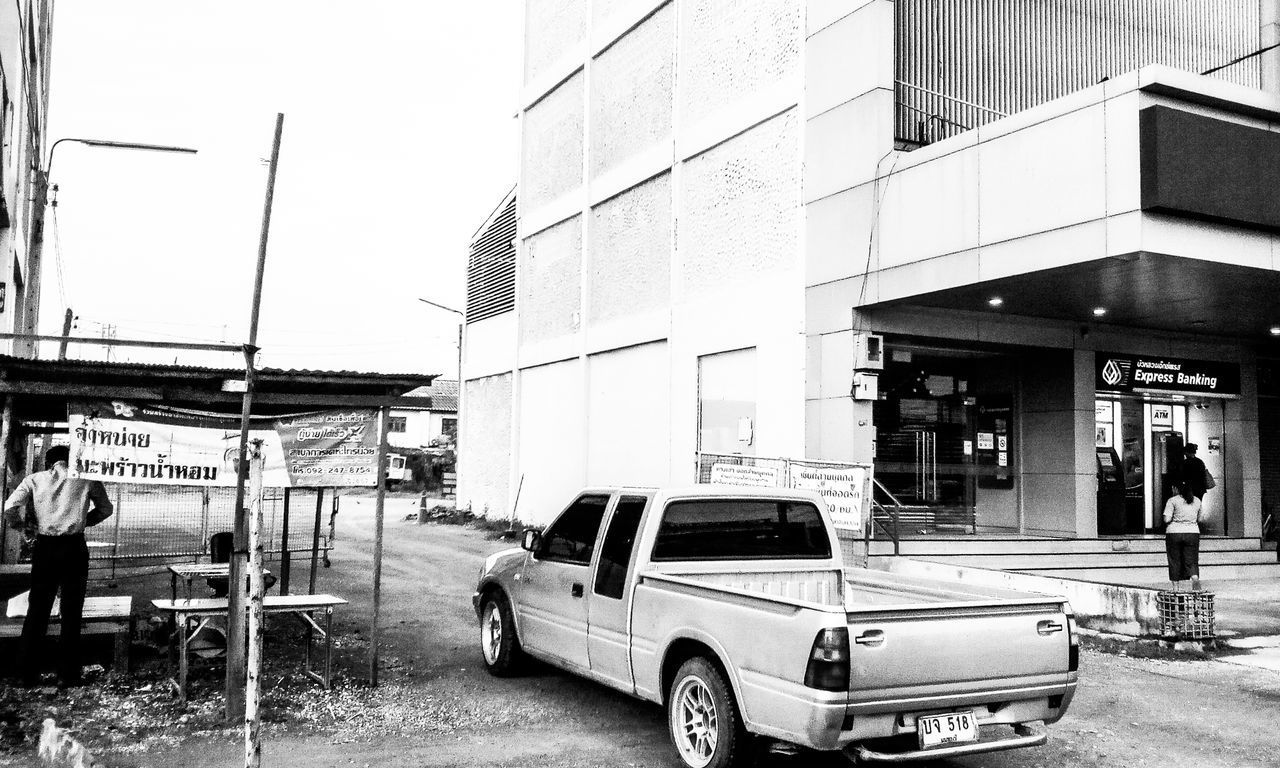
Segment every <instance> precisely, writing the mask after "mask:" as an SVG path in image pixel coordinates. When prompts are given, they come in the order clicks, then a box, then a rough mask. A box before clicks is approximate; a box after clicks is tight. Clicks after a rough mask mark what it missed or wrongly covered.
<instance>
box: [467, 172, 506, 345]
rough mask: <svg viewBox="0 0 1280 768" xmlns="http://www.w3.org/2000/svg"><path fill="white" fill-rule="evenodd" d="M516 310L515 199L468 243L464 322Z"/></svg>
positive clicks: (504, 206)
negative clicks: (465, 317) (465, 314)
mask: <svg viewBox="0 0 1280 768" xmlns="http://www.w3.org/2000/svg"><path fill="white" fill-rule="evenodd" d="M515 306H516V196H515V194H514V193H512V194H511V195H510V196H509V197H508V198H507V200H506V201H505V202H504V203H503V204H502V205H501V206H500V209H499V211H498V212H497V214H495V215H494V216H493V218H492V219H490V221H489V223H488V224H486V225H485V226H484V228H483V229H481V230H480V233H479V234H477V235H476V238H475V240H472V241H471V253H470V255H469V257H468V258H467V322H468V323H474V322H475V321H477V320H483V319H485V318H487V317H493V316H494V315H500V314H502V313H503V312H510V311H511V310H513V309H515Z"/></svg>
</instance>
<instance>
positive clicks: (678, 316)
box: [460, 0, 805, 522]
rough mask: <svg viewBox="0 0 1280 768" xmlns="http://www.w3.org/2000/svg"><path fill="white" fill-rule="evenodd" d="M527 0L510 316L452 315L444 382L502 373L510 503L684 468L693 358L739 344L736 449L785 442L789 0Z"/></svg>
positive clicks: (795, 229)
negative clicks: (459, 357)
mask: <svg viewBox="0 0 1280 768" xmlns="http://www.w3.org/2000/svg"><path fill="white" fill-rule="evenodd" d="M526 13H527V20H526V35H527V37H528V38H529V39H528V40H527V41H526V77H525V90H524V93H523V95H522V110H521V133H522V139H521V147H522V148H521V171H520V205H521V215H520V221H519V225H518V229H519V232H518V265H517V291H516V293H517V301H516V311H515V313H513V314H514V315H515V319H514V320H503V321H499V322H494V321H497V320H498V318H493V319H491V320H486V321H483V322H482V323H477V324H474V327H469V328H468V338H467V344H468V347H469V349H468V350H467V351H466V353H465V358H466V359H465V361H464V371H465V373H464V377H463V378H464V379H465V380H467V381H468V383H469V384H470V383H471V382H472V380H473V379H476V378H477V377H478V376H479V375H480V374H481V373H484V374H489V375H493V374H500V373H509V374H511V375H513V376H514V377H515V379H514V380H515V381H516V387H515V389H516V391H515V392H514V393H513V394H512V398H513V400H514V401H515V403H516V405H515V408H514V409H513V410H512V414H513V428H512V430H511V432H510V433H509V435H508V440H509V442H510V444H511V445H512V446H513V447H512V448H509V449H507V450H506V451H505V452H504V451H497V452H496V453H494V454H493V457H494V458H495V459H496V460H498V461H507V462H508V464H509V468H510V474H509V487H514V485H516V484H518V483H519V478H520V477H521V476H523V477H524V483H525V484H524V489H523V491H522V492H521V499H520V515H521V516H522V517H523V518H526V519H527V520H529V521H536V522H541V521H545V520H544V518H546V517H549V516H550V515H552V514H554V513H555V512H557V511H559V506H558V505H562V504H563V503H564V502H565V501H567V500H568V498H569V496H570V495H571V494H572V493H573V491H574V490H575V489H576V488H575V486H577V485H581V484H584V483H603V482H609V483H649V484H654V483H667V482H690V481H692V480H693V478H694V472H693V470H694V466H695V453H696V451H697V444H698V397H699V392H698V360H699V358H701V357H703V356H706V355H715V354H718V353H724V352H730V351H733V350H741V349H754V350H755V351H756V352H755V357H754V364H753V365H754V369H753V371H752V373H753V375H754V380H755V381H756V382H758V384H759V386H758V387H757V389H756V394H755V402H754V403H753V406H754V408H755V413H756V419H755V448H756V449H757V452H759V453H761V454H764V453H769V454H773V455H788V456H800V455H802V454H803V452H804V411H803V408H804V390H803V374H802V371H803V367H804V362H805V360H804V338H803V335H802V323H803V313H804V296H803V285H804V284H803V269H802V264H803V261H802V254H803V251H802V247H803V245H802V244H803V237H804V226H803V215H802V210H801V187H800V185H801V173H802V158H803V142H804V135H803V134H804V131H803V112H802V104H801V102H802V98H803V96H802V93H803V89H802V80H801V77H802V73H803V50H804V44H803V19H804V6H803V4H799V3H795V2H793V1H792V0H675V1H673V2H658V1H657V0H648V1H646V0H601V1H599V2H593V3H590V4H588V3H586V2H583V1H582V0H576V1H574V0H529V2H528V3H527V5H526ZM471 391H472V390H471V389H470V388H468V389H467V390H466V393H467V394H468V395H470V394H471ZM495 400H496V398H490V401H489V405H494V404H496V403H495ZM464 403H465V409H466V413H464V422H463V423H464V425H465V429H464V433H463V439H462V445H463V451H464V466H463V470H462V472H463V474H464V475H465V473H466V472H467V471H468V470H467V467H466V464H465V459H466V456H467V452H468V450H469V448H470V446H468V436H470V435H472V434H473V433H474V432H475V431H476V430H478V429H479V427H477V426H476V425H475V424H474V423H471V422H470V421H469V420H468V417H469V416H470V414H471V413H472V406H473V403H472V402H469V401H467V398H465V397H464ZM477 407H481V406H479V405H477ZM483 407H488V405H485V406H483ZM548 430H551V431H554V434H552V435H544V434H543V433H544V432H546V431H548ZM548 441H550V442H548ZM475 442H476V441H472V443H473V445H474V443H475ZM490 442H491V443H494V445H493V446H492V447H493V448H495V450H496V449H497V445H496V442H497V440H496V439H495V440H491V441H490ZM475 458H477V459H478V458H479V457H475ZM496 482H497V475H496V474H493V475H491V476H489V477H488V478H487V480H486V481H485V483H484V485H485V486H486V488H487V490H486V491H485V493H486V494H491V495H492V493H496V492H497V491H498V490H499V489H498V488H497V486H496V485H495V483H496ZM481 484H482V483H480V481H479V480H477V481H476V482H475V483H474V484H473V483H470V482H467V481H465V479H464V480H463V483H462V488H461V489H460V494H462V496H461V498H462V499H463V500H464V503H465V500H466V498H467V494H468V493H470V489H472V488H475V489H477V491H478V489H479V488H480V485H481Z"/></svg>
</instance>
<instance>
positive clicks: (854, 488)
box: [790, 463, 871, 533]
mask: <svg viewBox="0 0 1280 768" xmlns="http://www.w3.org/2000/svg"><path fill="white" fill-rule="evenodd" d="M790 480H791V487H792V488H801V489H804V490H808V491H813V492H815V493H817V494H818V495H819V496H821V497H822V500H823V501H825V502H827V511H828V512H829V513H830V514H831V522H832V523H833V524H834V525H835V527H836V528H840V529H842V530H846V531H854V532H857V533H861V532H862V525H863V516H864V514H865V512H866V510H864V509H863V501H864V499H868V498H869V495H868V493H867V486H868V485H869V484H870V482H871V474H870V472H869V471H868V469H867V468H866V467H812V466H805V465H803V464H798V463H796V464H792V465H791V478H790Z"/></svg>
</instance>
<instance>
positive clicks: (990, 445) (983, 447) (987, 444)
mask: <svg viewBox="0 0 1280 768" xmlns="http://www.w3.org/2000/svg"><path fill="white" fill-rule="evenodd" d="M995 447H996V436H995V433H993V432H979V433H978V450H980V451H990V450H992V449H994V448H995Z"/></svg>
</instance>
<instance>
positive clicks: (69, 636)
mask: <svg viewBox="0 0 1280 768" xmlns="http://www.w3.org/2000/svg"><path fill="white" fill-rule="evenodd" d="M88 579H89V549H88V547H86V546H85V543H84V534H74V535H71V536H37V537H36V543H35V547H34V549H33V550H32V554H31V600H30V603H29V604H28V606H27V618H26V621H24V622H23V624H22V655H21V657H20V661H19V663H20V664H21V665H22V667H21V669H22V678H23V680H24V681H25V682H27V683H34V682H36V681H37V680H38V678H39V675H40V669H41V667H42V666H43V662H44V661H45V658H44V653H43V651H44V650H45V648H46V647H47V646H48V643H46V642H45V639H44V637H45V633H46V632H47V631H48V630H49V612H50V611H51V610H52V609H53V598H54V597H55V596H56V595H58V593H61V597H62V607H61V623H62V640H61V643H60V645H59V648H58V679H59V680H61V681H62V682H64V683H70V682H77V681H79V679H80V622H81V616H82V615H83V613H84V593H85V583H86V582H87V581H88Z"/></svg>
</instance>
